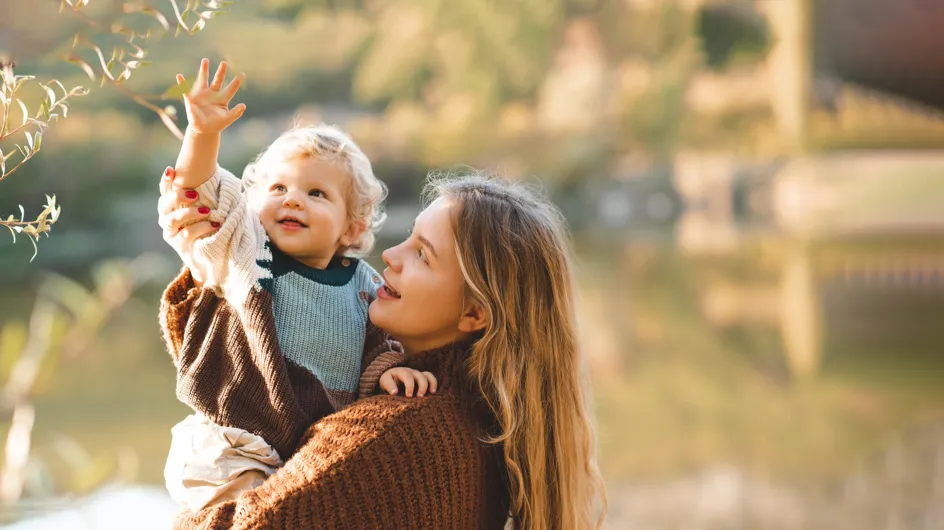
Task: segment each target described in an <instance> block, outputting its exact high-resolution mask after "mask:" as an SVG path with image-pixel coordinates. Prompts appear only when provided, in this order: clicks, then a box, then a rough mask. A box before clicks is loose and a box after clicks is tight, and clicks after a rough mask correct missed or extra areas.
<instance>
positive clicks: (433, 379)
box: [423, 372, 439, 394]
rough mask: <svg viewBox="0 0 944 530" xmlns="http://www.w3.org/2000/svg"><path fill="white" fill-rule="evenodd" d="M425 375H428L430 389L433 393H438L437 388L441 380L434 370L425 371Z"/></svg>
mask: <svg viewBox="0 0 944 530" xmlns="http://www.w3.org/2000/svg"><path fill="white" fill-rule="evenodd" d="M423 375H424V376H426V380H427V381H429V391H430V393H432V394H435V393H436V389H437V388H439V381H437V380H436V376H435V375H433V374H432V372H423Z"/></svg>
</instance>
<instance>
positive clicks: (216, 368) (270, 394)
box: [160, 269, 331, 458]
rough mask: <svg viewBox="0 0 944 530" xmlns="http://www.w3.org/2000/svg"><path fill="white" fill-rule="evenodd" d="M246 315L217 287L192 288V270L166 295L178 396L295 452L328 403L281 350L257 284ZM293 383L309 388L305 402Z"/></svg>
mask: <svg viewBox="0 0 944 530" xmlns="http://www.w3.org/2000/svg"><path fill="white" fill-rule="evenodd" d="M252 293H253V294H252V296H250V297H249V299H248V303H247V304H246V306H245V307H246V312H245V314H246V315H248V316H249V321H250V322H254V323H255V326H247V325H245V322H246V321H245V320H244V319H242V318H241V317H240V313H239V312H238V311H236V310H235V308H234V307H233V306H232V305H231V304H230V303H229V302H228V301H227V300H226V299H225V298H222V297H219V296H218V295H217V294H216V293H215V292H214V291H213V290H211V289H205V288H195V287H194V285H193V280H192V278H191V276H190V272H189V270H186V269H185V270H184V271H183V272H181V274H180V275H179V276H178V277H177V278H176V279H175V280H174V281H173V282H171V284H170V285H169V286H168V287H167V289H166V290H165V292H164V295H163V297H162V298H161V311H160V319H161V328H162V331H163V335H164V339H165V342H166V343H167V347H168V350H170V353H171V356H172V358H173V360H174V366H175V367H176V368H177V389H176V390H177V397H178V398H179V399H180V400H181V401H182V402H183V403H185V404H187V405H188V406H190V407H191V408H193V409H194V410H195V411H198V412H200V413H201V414H203V415H204V416H206V417H207V418H209V419H210V420H211V421H213V422H214V423H217V424H219V425H223V426H232V427H239V428H242V429H246V430H248V431H250V432H254V433H256V434H258V435H260V436H262V437H263V438H264V439H265V440H266V441H267V442H268V443H269V444H271V445H272V446H273V447H275V448H276V450H277V451H278V452H279V455H280V456H282V457H283V458H287V457H288V456H289V455H291V454H292V453H293V452H294V451H295V448H296V447H297V446H298V442H299V440H300V439H301V437H302V435H303V434H304V433H305V431H306V429H307V428H308V426H310V425H311V423H312V422H313V421H314V419H315V418H316V417H320V416H323V415H324V414H325V413H327V411H329V410H331V408H330V407H329V406H328V405H329V403H328V402H327V400H326V398H324V399H320V401H319V400H318V399H316V398H317V396H322V397H323V392H321V393H319V392H317V391H315V390H317V389H318V388H321V387H319V386H317V385H316V383H317V380H314V378H313V376H310V375H308V373H307V371H305V370H302V369H293V368H292V367H291V366H289V365H288V364H287V363H286V362H285V360H284V358H283V356H282V355H281V354H280V352H279V349H278V344H277V338H276V337H275V334H274V333H271V332H269V333H267V332H265V330H270V331H271V330H274V329H275V323H274V322H273V321H272V320H271V318H272V317H271V311H269V310H268V309H267V308H268V307H271V300H270V299H268V300H267V299H266V297H267V296H268V293H267V292H266V291H264V290H260V291H252ZM296 388H302V389H310V390H312V392H308V393H306V394H305V395H306V396H308V398H306V400H305V401H301V400H300V399H301V398H300V397H299V396H298V395H297V394H296V392H295V390H296Z"/></svg>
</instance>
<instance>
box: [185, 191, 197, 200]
mask: <svg viewBox="0 0 944 530" xmlns="http://www.w3.org/2000/svg"><path fill="white" fill-rule="evenodd" d="M184 195H185V196H186V197H187V198H188V199H196V198H197V197H198V195H197V192H195V191H193V190H190V191H188V192H187V193H184Z"/></svg>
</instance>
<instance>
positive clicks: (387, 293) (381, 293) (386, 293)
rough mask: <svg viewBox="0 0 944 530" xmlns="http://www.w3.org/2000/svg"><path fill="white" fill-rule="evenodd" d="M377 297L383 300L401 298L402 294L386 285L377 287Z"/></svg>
mask: <svg viewBox="0 0 944 530" xmlns="http://www.w3.org/2000/svg"><path fill="white" fill-rule="evenodd" d="M377 298H380V299H381V300H399V299H400V295H399V293H397V292H396V291H393V290H391V289H388V288H387V286H386V285H384V286H383V287H381V288H380V289H377Z"/></svg>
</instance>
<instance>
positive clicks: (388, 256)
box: [380, 247, 402, 272]
mask: <svg viewBox="0 0 944 530" xmlns="http://www.w3.org/2000/svg"><path fill="white" fill-rule="evenodd" d="M397 248H398V247H390V248H388V249H387V250H385V251H383V252H382V253H381V254H380V259H382V260H383V262H384V263H386V264H387V266H388V267H390V269H391V270H393V272H400V265H401V264H402V263H401V261H400V259H399V258H398V257H397Z"/></svg>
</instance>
